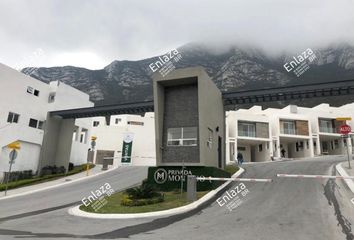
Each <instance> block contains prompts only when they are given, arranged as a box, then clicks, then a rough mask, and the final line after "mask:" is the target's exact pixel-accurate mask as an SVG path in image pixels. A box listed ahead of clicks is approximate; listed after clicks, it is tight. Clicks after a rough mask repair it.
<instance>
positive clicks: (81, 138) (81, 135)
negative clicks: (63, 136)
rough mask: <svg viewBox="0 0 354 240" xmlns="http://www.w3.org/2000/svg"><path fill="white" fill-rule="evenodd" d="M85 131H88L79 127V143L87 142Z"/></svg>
mask: <svg viewBox="0 0 354 240" xmlns="http://www.w3.org/2000/svg"><path fill="white" fill-rule="evenodd" d="M87 133H88V130H87V129H85V128H83V129H81V134H80V143H84V144H86V143H87Z"/></svg>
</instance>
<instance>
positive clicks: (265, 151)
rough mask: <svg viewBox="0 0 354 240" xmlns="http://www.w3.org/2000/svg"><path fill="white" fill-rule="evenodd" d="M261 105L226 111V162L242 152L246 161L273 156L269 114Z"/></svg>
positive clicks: (257, 160)
mask: <svg viewBox="0 0 354 240" xmlns="http://www.w3.org/2000/svg"><path fill="white" fill-rule="evenodd" d="M260 111H261V107H259V106H255V107H253V108H251V109H248V110H244V109H241V110H238V111H229V112H227V113H226V119H227V120H226V132H227V134H226V136H228V138H227V139H226V164H230V162H232V161H235V156H237V153H238V152H240V153H242V156H243V158H244V161H245V162H251V161H255V162H264V161H269V160H270V159H271V157H272V153H273V146H272V144H271V143H272V138H271V131H270V125H269V118H268V116H266V115H264V114H262V113H260Z"/></svg>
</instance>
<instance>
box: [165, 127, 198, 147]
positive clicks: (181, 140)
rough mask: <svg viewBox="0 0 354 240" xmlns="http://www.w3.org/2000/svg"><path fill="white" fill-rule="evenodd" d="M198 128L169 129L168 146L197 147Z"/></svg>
mask: <svg viewBox="0 0 354 240" xmlns="http://www.w3.org/2000/svg"><path fill="white" fill-rule="evenodd" d="M197 135H198V130H197V127H184V128H169V129H167V146H197Z"/></svg>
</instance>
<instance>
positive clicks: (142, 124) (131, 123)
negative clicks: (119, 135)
mask: <svg viewBox="0 0 354 240" xmlns="http://www.w3.org/2000/svg"><path fill="white" fill-rule="evenodd" d="M128 124H129V125H140V126H144V123H143V122H137V121H128Z"/></svg>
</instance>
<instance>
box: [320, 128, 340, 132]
mask: <svg viewBox="0 0 354 240" xmlns="http://www.w3.org/2000/svg"><path fill="white" fill-rule="evenodd" d="M320 132H323V133H337V130H336V129H335V128H332V127H320Z"/></svg>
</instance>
